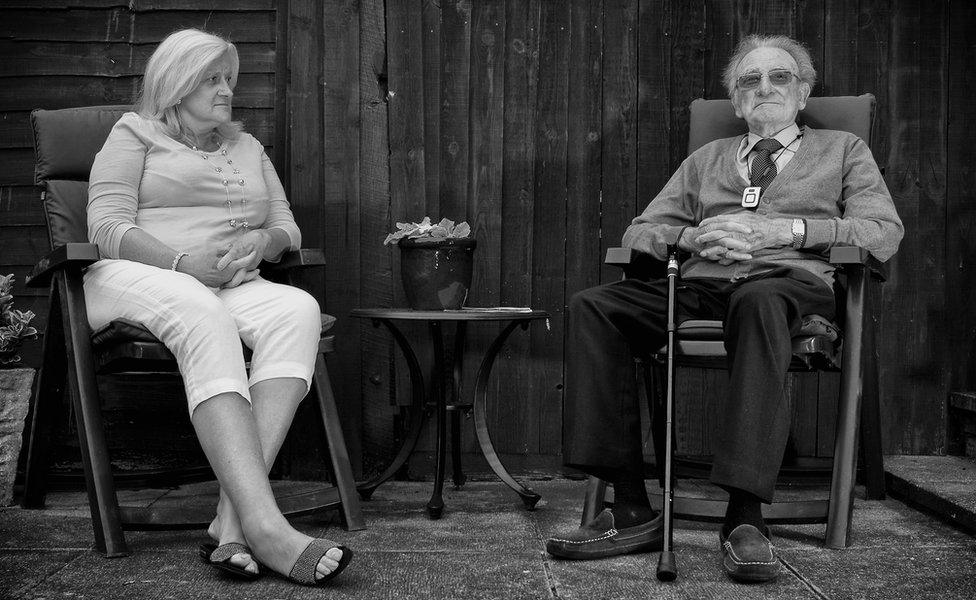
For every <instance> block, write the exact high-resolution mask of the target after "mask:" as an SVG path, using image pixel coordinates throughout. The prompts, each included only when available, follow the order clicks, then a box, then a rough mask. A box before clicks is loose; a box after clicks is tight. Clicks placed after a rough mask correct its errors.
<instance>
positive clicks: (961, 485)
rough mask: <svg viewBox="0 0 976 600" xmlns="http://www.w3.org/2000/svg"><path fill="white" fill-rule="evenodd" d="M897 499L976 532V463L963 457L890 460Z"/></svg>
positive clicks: (888, 466)
mask: <svg viewBox="0 0 976 600" xmlns="http://www.w3.org/2000/svg"><path fill="white" fill-rule="evenodd" d="M885 478H886V480H887V485H888V489H889V491H890V492H891V493H892V494H894V495H895V496H897V497H899V498H901V499H903V500H906V501H907V502H910V503H912V504H914V505H916V506H919V507H922V508H924V509H926V510H929V511H931V512H932V513H934V514H936V515H938V516H940V517H941V518H943V519H946V520H948V521H950V522H953V523H955V524H957V525H959V526H960V527H963V528H965V529H967V530H969V531H970V532H976V461H973V459H972V458H967V457H962V456H888V457H885Z"/></svg>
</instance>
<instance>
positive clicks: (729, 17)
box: [682, 0, 752, 156]
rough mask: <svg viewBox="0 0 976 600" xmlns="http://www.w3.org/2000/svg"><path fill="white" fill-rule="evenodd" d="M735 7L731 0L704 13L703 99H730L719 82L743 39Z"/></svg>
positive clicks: (725, 0) (709, 6)
mask: <svg viewBox="0 0 976 600" xmlns="http://www.w3.org/2000/svg"><path fill="white" fill-rule="evenodd" d="M735 5H736V3H735V2H733V1H732V0H723V1H720V2H712V3H710V4H709V5H708V10H706V11H705V44H706V47H705V73H704V84H705V95H704V97H705V98H710V99H717V98H728V97H729V93H728V90H726V89H725V84H724V83H723V82H722V72H723V71H725V66H726V65H727V64H728V62H729V57H730V56H732V51H733V50H734V49H735V45H736V44H738V43H739V40H740V39H741V38H742V35H743V34H742V32H741V31H739V30H738V29H737V25H738V23H737V12H736V6H735ZM746 33H752V32H746ZM682 156H684V155H682Z"/></svg>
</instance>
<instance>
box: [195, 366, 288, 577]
mask: <svg viewBox="0 0 976 600" xmlns="http://www.w3.org/2000/svg"><path fill="white" fill-rule="evenodd" d="M304 396H305V382H304V381H303V380H301V379H296V378H279V379H267V380H265V381H259V382H258V383H256V384H254V385H253V386H251V413H252V414H253V415H254V420H255V421H256V423H257V428H258V440H259V441H260V442H261V454H262V456H263V458H264V464H265V472H268V471H270V470H271V467H272V465H274V461H275V458H276V457H277V456H278V452H279V451H280V450H281V445H282V444H283V443H284V441H285V436H286V435H287V434H288V429H289V427H291V423H292V421H293V420H294V419H295V411H296V410H298V405H299V404H300V403H301V401H302V398H303V397H304ZM207 533H208V534H209V535H210V537H211V538H213V539H214V541H216V542H217V543H219V544H227V543H229V542H238V543H244V532H243V531H242V530H241V523H240V520H239V519H238V517H237V511H236V510H234V505H233V504H232V503H231V502H230V501H229V499H228V498H227V494H225V493H224V489H223V488H220V499H219V500H218V502H217V516H216V517H215V518H214V520H213V522H212V523H211V524H210V527H209V528H208V529H207ZM232 562H234V563H235V564H240V565H241V566H244V565H246V564H247V563H248V562H250V561H246V560H234V561H232Z"/></svg>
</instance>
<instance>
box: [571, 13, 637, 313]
mask: <svg viewBox="0 0 976 600" xmlns="http://www.w3.org/2000/svg"><path fill="white" fill-rule="evenodd" d="M571 11H572V14H571V18H572V32H571V41H570V44H571V45H570V55H569V100H568V102H569V104H568V107H567V110H568V113H569V119H568V127H569V129H568V139H569V143H568V146H567V153H568V156H567V161H568V163H569V165H568V168H567V173H566V175H567V185H566V188H567V213H566V231H567V237H568V243H567V244H566V301H567V302H568V301H569V298H570V297H571V296H572V295H573V294H574V293H576V292H578V291H580V290H583V289H586V288H588V287H591V286H594V285H597V284H599V283H600V271H601V266H602V264H603V252H602V251H603V248H604V247H605V246H606V245H607V244H609V245H611V246H617V245H619V244H620V239H619V236H618V237H615V235H614V232H613V231H612V230H610V231H609V232H608V235H607V238H608V239H606V240H602V239H601V238H602V237H603V232H602V227H600V226H601V225H602V223H601V212H602V206H601V188H602V186H603V184H604V182H603V171H602V165H603V145H604V136H603V107H604V103H603V96H604V92H603V89H604V73H603V64H604V56H605V54H604V45H605V40H604V21H603V17H604V3H603V2H602V1H593V2H591V1H575V2H572V3H571ZM631 99H633V96H631ZM617 205H618V206H621V205H622V206H623V209H624V210H626V208H628V207H629V206H631V205H632V199H631V198H624V197H621V198H618V199H617ZM618 216H620V217H621V218H624V219H627V220H628V221H629V219H631V218H633V214H632V213H630V214H626V213H625V214H623V215H618ZM597 227H600V230H596V229H597ZM621 233H622V232H621ZM619 277H620V273H619V272H618V273H616V278H619Z"/></svg>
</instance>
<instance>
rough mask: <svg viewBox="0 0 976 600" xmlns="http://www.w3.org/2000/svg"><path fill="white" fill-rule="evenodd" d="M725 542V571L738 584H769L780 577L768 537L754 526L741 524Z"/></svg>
mask: <svg viewBox="0 0 976 600" xmlns="http://www.w3.org/2000/svg"><path fill="white" fill-rule="evenodd" d="M723 534H724V531H723V532H722V533H719V540H720V541H721V542H722V568H723V569H725V572H726V573H728V575H729V577H731V578H732V579H734V580H736V581H741V582H746V583H754V582H759V581H770V580H772V579H776V576H777V575H779V559H777V558H776V551H775V550H774V549H773V544H772V543H771V542H770V541H769V538H768V537H767V536H768V535H769V530H768V529H767V530H766V535H763V533H762V532H761V531H759V529H757V528H756V527H754V526H752V525H739V526H738V527H736V528H735V529H733V530H732V532H731V533H729V535H728V537H725V536H724V535H723Z"/></svg>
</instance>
